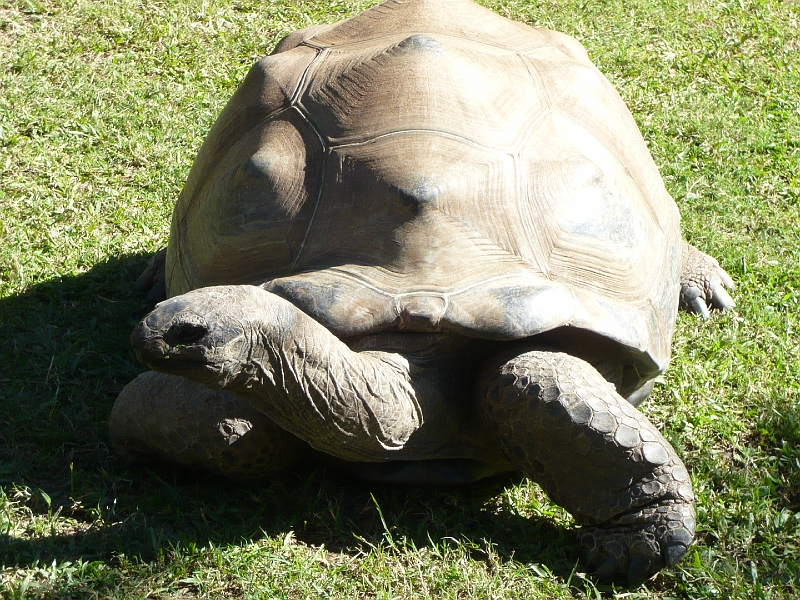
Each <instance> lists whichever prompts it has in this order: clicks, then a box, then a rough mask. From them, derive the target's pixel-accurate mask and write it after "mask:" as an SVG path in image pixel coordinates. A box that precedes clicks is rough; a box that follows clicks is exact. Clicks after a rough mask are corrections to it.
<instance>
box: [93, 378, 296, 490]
mask: <svg viewBox="0 0 800 600" xmlns="http://www.w3.org/2000/svg"><path fill="white" fill-rule="evenodd" d="M108 425H109V433H110V435H111V440H112V443H113V445H114V449H115V450H116V451H117V453H119V454H120V455H122V456H123V457H125V458H126V459H128V460H131V461H139V462H141V461H148V462H151V461H157V462H169V463H173V464H174V463H177V464H180V465H183V466H184V467H188V468H190V469H198V470H204V471H209V472H214V473H219V474H221V475H224V476H226V477H228V478H230V479H233V480H234V481H255V480H258V479H264V478H267V477H274V476H276V475H279V474H280V473H283V472H286V471H290V470H291V469H292V468H293V467H295V466H296V465H297V464H298V463H299V462H300V461H301V460H303V458H304V457H305V456H307V454H308V451H309V448H308V446H307V445H306V444H305V443H304V442H302V441H300V440H299V439H298V438H296V437H295V436H293V435H292V434H290V433H289V432H287V431H284V430H283V429H281V428H280V427H278V426H277V425H275V423H274V422H273V421H272V420H270V419H269V418H268V417H267V416H266V415H265V414H264V413H261V412H259V411H257V410H255V409H254V408H253V407H252V406H250V405H249V404H248V403H247V402H245V401H244V400H242V399H241V398H239V397H238V396H236V395H235V394H232V393H231V392H227V391H225V390H212V389H209V388H207V387H206V386H204V385H203V384H201V383H197V382H196V381H192V380H191V379H186V378H185V377H178V376H177V375H169V374H166V373H155V372H153V371H149V372H147V373H142V374H141V375H139V377H137V378H136V379H134V380H133V381H132V382H130V383H129V384H128V385H127V386H125V388H124V389H123V390H122V392H120V394H119V397H118V398H117V401H116V403H115V404H114V408H113V410H112V411H111V417H110V419H109V424H108Z"/></svg>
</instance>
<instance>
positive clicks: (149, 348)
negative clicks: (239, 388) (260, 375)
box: [131, 286, 281, 388]
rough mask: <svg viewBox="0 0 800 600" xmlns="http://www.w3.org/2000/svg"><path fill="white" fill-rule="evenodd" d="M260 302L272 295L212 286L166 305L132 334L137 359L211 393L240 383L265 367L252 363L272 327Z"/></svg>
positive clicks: (247, 287)
mask: <svg viewBox="0 0 800 600" xmlns="http://www.w3.org/2000/svg"><path fill="white" fill-rule="evenodd" d="M264 296H271V294H267V292H264V291H263V290H261V289H260V288H257V287H254V286H214V287H208V288H201V289H197V290H193V291H191V292H188V293H186V294H183V295H181V296H176V297H174V298H170V299H168V300H165V301H164V302H161V303H160V304H158V305H157V306H156V308H155V310H153V311H152V312H151V313H150V314H149V315H147V316H146V317H145V318H144V319H143V320H142V321H141V322H140V323H139V324H138V325H137V326H136V328H135V329H134V331H133V334H132V335H131V344H132V345H133V348H134V351H135V352H136V357H137V358H138V359H139V360H140V361H141V362H143V363H145V364H146V365H147V366H149V367H150V368H151V369H153V370H155V371H160V372H163V373H171V374H174V375H181V376H183V377H187V378H189V379H194V380H196V381H200V382H202V383H204V384H206V385H208V386H210V387H225V388H227V387H230V386H231V385H236V384H238V383H241V382H242V380H247V379H249V378H250V377H251V376H252V374H253V373H252V371H253V368H254V363H259V364H260V363H263V362H264V361H258V360H256V361H254V358H256V357H257V356H258V355H259V354H260V353H261V352H260V350H262V349H263V348H262V341H263V340H264V339H265V336H264V335H260V333H262V330H263V328H264V327H265V326H268V325H269V322H270V321H273V319H272V318H271V315H270V314H269V313H270V311H269V309H268V307H265V302H264V300H265V298H264ZM272 316H277V315H272ZM275 320H276V321H280V320H281V319H280V318H277V319H275Z"/></svg>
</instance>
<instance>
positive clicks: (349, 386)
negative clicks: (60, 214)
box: [110, 0, 734, 582]
mask: <svg viewBox="0 0 800 600" xmlns="http://www.w3.org/2000/svg"><path fill="white" fill-rule="evenodd" d="M143 277H144V279H143V280H142V281H147V282H149V283H148V285H152V286H153V290H156V291H155V292H153V293H154V294H155V295H159V294H162V295H163V296H164V297H168V299H166V300H164V301H163V302H161V303H160V304H158V305H157V306H156V308H155V310H153V311H152V312H151V313H150V314H149V315H148V316H147V317H146V318H145V319H144V320H142V322H141V323H140V324H139V325H138V326H137V327H136V329H135V331H134V332H133V335H132V343H133V346H134V348H135V352H136V355H137V357H138V358H139V359H140V360H141V361H142V362H144V363H146V364H147V365H148V366H149V367H150V368H151V369H152V370H153V371H151V372H148V373H145V374H143V375H142V376H140V377H139V378H138V379H136V380H135V381H134V382H132V383H131V384H129V385H128V386H127V387H126V388H125V389H124V390H123V391H122V392H121V393H120V396H119V398H118V400H117V402H116V404H115V406H114V409H113V411H112V415H111V419H110V429H111V437H112V441H113V442H114V445H115V447H116V448H117V449H118V450H119V451H120V452H121V453H123V454H124V455H126V456H128V457H132V458H139V459H145V458H147V457H149V458H151V459H152V458H157V459H162V460H170V461H173V462H175V463H178V464H182V465H184V466H189V467H195V468H205V469H209V470H213V471H217V472H220V473H223V474H226V475H227V476H229V477H231V478H233V479H238V480H244V481H251V480H256V479H258V478H262V477H271V476H275V475H276V474H278V473H280V472H282V471H285V470H288V469H292V468H294V467H295V466H296V465H297V464H298V463H300V462H302V461H313V460H318V459H319V457H320V454H319V453H322V454H323V455H327V456H330V457H333V458H334V459H335V460H337V461H339V462H340V463H341V464H342V465H346V466H347V467H349V468H350V469H351V470H352V471H354V472H356V473H357V474H359V475H360V476H362V477H365V478H367V479H373V480H380V481H389V482H407V483H466V482H471V481H475V480H477V479H480V478H482V477H487V476H491V475H496V474H501V473H506V472H521V473H523V474H526V475H527V476H529V477H530V478H531V479H533V480H534V481H536V482H538V483H539V484H540V485H541V486H542V488H543V489H544V490H545V491H546V493H547V494H548V495H549V496H550V497H551V498H552V500H553V501H554V502H556V503H557V504H559V505H561V506H563V507H564V508H566V509H567V510H568V511H569V512H571V513H572V515H573V516H574V517H575V519H576V522H577V523H578V524H580V525H581V527H580V529H579V532H578V537H579V542H580V545H581V548H582V555H583V558H584V560H585V561H586V563H587V565H588V567H589V568H590V569H592V570H593V571H594V572H596V575H597V577H598V578H599V579H601V580H628V581H629V582H636V581H640V580H643V579H645V578H647V577H649V576H651V575H652V574H654V573H655V572H657V571H658V570H659V569H661V568H663V567H665V566H672V565H674V564H675V563H676V561H677V560H678V559H679V558H680V557H681V556H682V555H684V554H685V553H686V551H687V548H688V547H689V545H690V543H691V542H692V539H693V535H694V529H695V513H694V507H693V506H694V504H693V503H694V499H693V495H692V488H691V482H690V478H689V474H688V473H687V470H686V468H685V466H684V465H683V463H682V462H681V460H680V458H679V457H678V455H677V454H676V452H675V450H674V449H673V448H672V447H671V446H670V444H669V443H668V442H667V441H666V440H665V439H664V438H663V437H662V436H661V434H660V433H659V432H658V431H657V429H656V428H655V427H654V425H653V424H652V423H650V421H649V420H648V419H647V418H646V417H645V416H644V415H643V414H642V413H640V412H639V411H638V410H637V409H636V408H635V406H637V405H638V404H640V403H641V402H642V401H643V400H644V399H645V398H646V397H647V396H648V394H649V393H650V391H651V390H652V388H653V382H654V380H655V379H656V377H657V376H658V375H659V374H660V373H662V372H663V371H664V370H665V369H666V367H667V363H668V362H669V357H670V342H671V337H672V333H673V328H674V323H675V319H676V313H677V310H678V308H679V304H680V305H682V306H683V307H685V308H687V309H688V310H690V311H694V312H699V313H701V314H703V315H704V316H708V314H709V308H718V309H727V308H730V307H732V306H733V305H734V303H733V300H732V299H731V297H730V295H729V294H728V293H727V292H726V291H725V288H726V287H727V288H730V289H732V288H733V282H732V281H731V278H730V277H729V276H728V274H727V273H725V271H724V270H722V268H721V267H720V266H719V264H718V263H717V261H716V260H714V259H713V258H711V257H709V256H707V255H705V254H703V253H702V252H700V251H699V250H697V249H695V248H694V247H693V246H690V245H688V244H687V243H685V242H684V241H683V240H682V238H681V232H680V223H679V214H678V210H677V207H676V205H675V203H674V201H673V200H672V198H671V197H670V195H669V194H668V193H667V191H666V189H665V187H664V184H663V182H662V180H661V178H660V176H659V174H658V170H657V168H656V166H655V164H654V162H653V160H652V158H651V156H650V154H649V152H648V150H647V147H646V145H645V142H644V141H643V139H642V136H641V134H640V132H639V130H638V128H637V127H636V124H635V122H634V120H633V118H632V117H631V115H630V113H629V112H628V110H627V109H626V107H625V105H624V103H623V101H622V100H621V98H620V97H619V95H618V94H617V93H616V92H615V90H614V89H613V87H612V86H611V84H610V83H609V82H608V81H607V80H606V79H605V78H604V77H603V75H602V74H601V73H600V72H599V71H598V69H597V68H596V67H595V66H594V65H593V64H592V63H591V61H590V60H589V58H588V56H587V53H586V51H585V50H584V48H583V46H582V45H581V44H580V43H579V42H577V41H576V40H574V39H573V38H571V37H569V36H567V35H564V34H561V33H556V32H553V31H547V30H543V29H534V28H531V27H529V26H526V25H523V24H520V23H516V22H513V21H511V20H507V19H505V18H502V17H500V16H498V15H495V14H494V13H492V12H490V11H488V10H486V9H484V8H481V7H479V6H477V5H475V4H473V3H472V2H470V1H468V0H388V1H386V2H384V3H382V4H380V5H377V6H375V7H373V8H371V9H369V10H367V11H366V12H364V13H362V14H360V15H358V16H355V17H353V18H351V19H346V20H344V21H341V22H339V23H336V24H333V25H321V26H314V27H309V28H307V29H303V30H300V31H297V32H295V33H292V34H290V35H288V36H287V37H286V38H284V39H283V40H282V41H281V42H280V43H279V44H278V45H277V47H276V48H275V50H274V51H273V53H272V54H271V55H269V56H267V57H265V58H263V59H262V60H260V61H258V62H257V63H256V65H255V66H253V68H252V69H251V71H250V72H249V74H248V75H247V77H246V78H245V80H244V82H243V83H242V85H241V86H240V87H239V89H238V91H237V92H236V93H235V95H234V96H233V98H232V99H231V100H230V101H229V103H228V104H227V106H226V107H225V109H224V110H223V112H222V114H221V116H220V117H219V119H218V120H217V122H216V124H215V125H214V126H213V128H212V129H211V131H210V133H209V134H208V137H207V138H206V140H205V142H204V143H203V145H202V147H201V149H200V151H199V154H198V156H197V158H196V160H195V162H194V165H193V167H192V169H191V172H190V174H189V177H188V181H187V183H186V185H185V187H184V189H183V191H182V193H181V195H180V197H179V199H178V201H177V205H176V207H175V211H174V214H173V219H172V226H171V231H170V238H169V245H168V247H167V249H166V251H165V253H161V254H158V255H156V259H155V260H154V262H153V263H152V264H151V266H150V267H149V269H148V271H147V272H146V273H145V275H144V276H143ZM159 282H160V283H159ZM159 290H160V291H159ZM312 449H313V450H312Z"/></svg>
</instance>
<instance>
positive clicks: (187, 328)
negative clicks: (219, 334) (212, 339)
mask: <svg viewBox="0 0 800 600" xmlns="http://www.w3.org/2000/svg"><path fill="white" fill-rule="evenodd" d="M207 333H208V327H207V326H206V324H205V323H202V322H199V321H197V320H191V321H178V322H177V323H174V324H173V325H172V326H171V327H170V328H169V332H168V333H167V335H166V336H165V341H167V342H169V343H171V344H192V343H194V342H197V341H199V340H200V339H201V338H202V337H203V336H205V335H206V334H207Z"/></svg>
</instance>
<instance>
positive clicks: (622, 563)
mask: <svg viewBox="0 0 800 600" xmlns="http://www.w3.org/2000/svg"><path fill="white" fill-rule="evenodd" d="M694 528H695V515H694V508H693V506H692V505H691V504H685V503H682V502H676V501H674V500H667V501H662V502H658V503H656V504H653V505H651V506H647V507H644V508H642V509H639V510H637V511H636V512H634V513H629V514H626V515H621V516H620V517H617V518H615V519H614V520H613V522H611V523H609V524H608V525H607V526H599V527H587V528H585V529H583V530H581V532H580V534H579V539H580V544H581V547H582V550H581V552H582V556H581V558H582V559H583V561H584V563H585V564H586V566H587V567H588V568H589V569H590V570H592V571H593V572H594V574H595V576H596V577H597V578H598V579H599V580H600V581H605V582H610V581H621V582H627V583H628V584H635V583H639V582H642V581H644V580H646V579H648V578H650V577H652V576H653V575H655V574H656V573H657V572H658V571H659V570H661V569H663V568H664V567H672V566H673V565H675V564H676V563H677V562H678V561H679V560H680V559H681V558H682V557H683V555H684V554H686V552H687V551H688V550H689V546H690V545H691V543H692V539H693V538H694Z"/></svg>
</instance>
